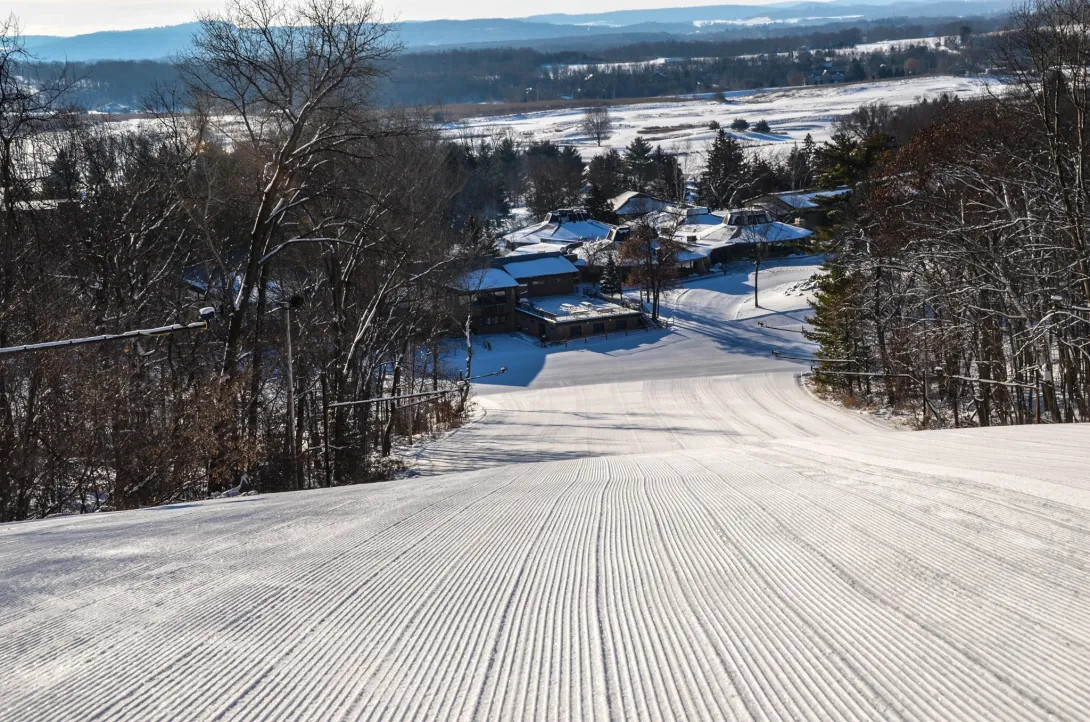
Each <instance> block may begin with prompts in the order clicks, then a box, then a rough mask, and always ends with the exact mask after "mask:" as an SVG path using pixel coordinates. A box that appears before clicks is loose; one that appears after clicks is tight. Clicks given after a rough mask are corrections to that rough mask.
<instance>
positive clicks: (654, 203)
mask: <svg viewBox="0 0 1090 722" xmlns="http://www.w3.org/2000/svg"><path fill="white" fill-rule="evenodd" d="M609 204H610V205H611V206H612V207H613V212H614V213H617V214H619V215H636V214H638V213H652V212H654V211H661V210H662V209H664V208H666V206H667V205H668V204H667V202H666V201H664V200H660V199H658V198H655V197H654V196H652V195H648V194H647V193H643V192H641V191H625V192H624V193H621V194H620V195H617V196H614V197H613V198H610V199H609Z"/></svg>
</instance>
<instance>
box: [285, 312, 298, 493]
mask: <svg viewBox="0 0 1090 722" xmlns="http://www.w3.org/2000/svg"><path fill="white" fill-rule="evenodd" d="M284 338H285V340H286V345H287V349H286V350H287V354H288V469H289V473H290V475H291V485H292V488H293V489H295V490H297V491H298V490H299V488H300V484H299V473H298V464H297V463H296V462H297V461H298V455H297V453H296V450H295V370H294V366H295V359H294V358H293V357H292V350H291V302H288V303H286V304H284Z"/></svg>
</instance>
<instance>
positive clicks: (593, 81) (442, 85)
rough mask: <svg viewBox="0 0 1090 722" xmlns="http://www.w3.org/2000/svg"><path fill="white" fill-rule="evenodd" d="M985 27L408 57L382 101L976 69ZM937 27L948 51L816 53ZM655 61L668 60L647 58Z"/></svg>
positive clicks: (983, 64) (513, 97) (981, 64)
mask: <svg viewBox="0 0 1090 722" xmlns="http://www.w3.org/2000/svg"><path fill="white" fill-rule="evenodd" d="M993 27H994V22H993V21H987V20H981V21H979V24H978V25H975V26H974V25H972V24H969V23H968V22H961V23H959V24H956V25H948V24H943V25H942V26H935V27H934V28H930V29H926V28H924V27H920V26H915V25H913V26H904V27H902V28H901V32H896V29H895V28H888V29H887V30H886V31H885V32H882V33H877V34H872V33H868V34H867V35H866V36H864V35H863V33H862V32H861V31H860V30H859V29H858V28H846V29H843V30H839V31H837V32H833V33H813V34H810V35H785V36H778V37H773V38H761V39H757V38H747V39H738V40H729V41H720V42H714V41H713V42H708V41H667V42H661V43H640V44H634V45H628V46H622V47H617V48H611V49H607V50H603V51H601V52H595V53H573V52H559V53H543V52H538V51H535V50H531V49H529V48H502V49H490V50H449V51H443V52H438V53H413V54H406V55H402V56H400V57H399V58H398V60H397V64H396V67H395V68H394V69H393V73H392V76H391V82H390V83H389V84H388V85H386V86H384V88H383V93H384V97H386V98H387V99H388V101H389V102H391V103H396V104H404V105H442V104H454V103H478V102H506V103H519V102H523V101H527V100H553V99H557V98H562V97H570V98H576V99H578V98H643V97H655V96H661V95H678V94H691V93H714V92H717V91H730V90H742V89H750V88H760V87H778V86H786V85H802V84H804V83H806V82H809V81H810V80H811V79H810V78H809V77H808V76H810V75H813V74H818V73H821V72H823V71H824V70H826V69H831V70H834V71H840V72H843V73H845V75H846V77H845V78H844V79H845V80H849V81H851V80H863V79H866V78H878V77H893V76H894V75H905V74H910V75H915V74H919V73H926V72H938V73H965V72H979V71H983V70H984V69H985V68H987V67H988V47H989V45H990V39H989V38H988V37H987V36H986V35H985V34H984V33H986V32H989V31H990V30H991V29H993ZM936 30H938V31H943V33H944V34H948V35H950V36H952V37H953V38H954V39H955V40H954V42H953V49H954V50H955V51H956V52H948V51H947V49H945V48H942V49H936V48H933V47H930V46H922V45H921V46H914V47H905V48H897V49H894V50H891V51H889V52H880V51H879V52H870V53H865V54H862V55H860V56H859V57H857V58H856V57H853V56H851V55H848V54H836V53H833V54H826V53H825V52H822V51H824V50H833V49H836V48H844V47H849V46H852V45H855V44H857V43H859V42H863V41H868V42H873V41H876V40H879V39H883V40H886V39H889V40H899V39H902V38H904V37H927V36H928V35H929V34H932V33H934V32H935V31H936ZM876 35H877V37H876ZM663 57H665V58H673V59H675V60H672V61H671V62H667V63H658V64H654V65H650V64H646V61H649V60H654V59H656V58H663ZM618 63H629V65H621V66H619V65H617V64H618ZM883 66H885V68H887V69H888V71H885V70H883Z"/></svg>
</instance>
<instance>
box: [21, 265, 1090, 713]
mask: <svg viewBox="0 0 1090 722" xmlns="http://www.w3.org/2000/svg"><path fill="white" fill-rule="evenodd" d="M806 272H807V271H806V265H805V263H803V262H795V263H794V264H786V265H783V266H780V267H778V268H777V270H776V271H775V272H774V273H773V274H770V275H769V277H768V278H769V280H768V281H767V282H766V281H764V280H762V287H765V286H766V283H767V284H768V285H767V288H768V292H767V295H764V294H763V296H762V306H767V309H766V310H762V309H754V308H753V307H752V302H751V301H749V300H747V296H746V294H743V293H738V292H737V291H738V290H739V288H740V287H742V288H744V287H745V286H746V276H745V274H741V277H740V278H739V277H733V276H728V277H723V278H719V279H712V280H708V281H701V282H697V283H695V284H692V285H691V286H690V287H689V288H688V289H686V290H685V291H683V292H681V293H680V294H678V295H677V297H676V298H675V299H674V300H673V301H672V302H671V304H670V308H669V309H668V311H667V315H673V316H674V317H675V319H676V323H675V330H674V331H673V332H671V333H665V334H645V335H644V336H643V337H642V338H637V336H636V334H633V335H631V336H629V337H627V340H622V339H624V338H625V337H621V338H617V339H610V340H609V341H605V340H602V341H599V342H598V343H599V344H600V345H599V346H597V347H596V346H595V345H594V342H591V343H588V344H586V345H585V346H584V348H582V349H579V350H576V349H575V347H572V348H570V349H568V350H566V351H565V350H550V351H548V352H545V351H542V350H540V349H536V350H535V349H534V347H532V346H525V348H526V349H527V353H526V354H524V355H523V356H522V357H519V358H522V359H523V360H524V361H525V362H526V363H525V364H524V365H523V366H522V367H517V368H516V367H513V368H512V371H511V372H509V375H508V374H505V375H504V376H501V377H496V379H497V380H498V381H501V382H502V384H500V385H497V386H495V387H493V388H489V389H484V390H483V391H484V393H482V394H481V396H480V403H481V404H482V407H484V409H485V416H484V418H483V419H482V420H481V421H480V422H478V423H476V424H473V425H471V426H469V427H467V428H465V429H463V430H461V431H459V432H457V433H455V434H453V435H452V436H450V437H449V438H448V439H446V440H444V441H443V442H442V443H439V444H436V445H434V446H433V447H431V448H430V449H429V450H428V451H427V452H425V454H424V455H423V458H422V460H421V469H422V471H423V473H424V474H425V475H422V476H419V477H416V478H412V479H407V480H402V481H397V482H390V483H385V484H376V485H371V486H366V487H353V488H341V489H333V490H322V491H311V492H300V493H294V494H279V495H270V496H255V497H242V498H236V499H230V500H221V501H213V502H205V503H199V504H178V505H173V506H167V507H161V508H156V509H147V510H143V511H136V512H126V513H119V514H102V515H92V516H86V517H79V518H72V517H69V518H54V519H49V520H45V521H40V522H33V523H25V524H12V525H7V526H4V527H0V579H2V580H3V582H4V583H3V584H2V585H0V672H2V674H0V719H4V720H9V719H10V720H43V719H44V720H66V719H104V720H110V719H136V720H186V719H201V720H204V719H246V720H276V719H283V720H287V719H291V720H296V719H314V720H325V719H360V720H727V719H738V720H830V719H836V720H875V719H893V720H1045V719H1050V720H1053V719H1054V720H1082V719H1086V715H1087V706H1086V705H1087V700H1088V699H1090V602H1088V600H1090V577H1088V574H1087V563H1088V562H1087V552H1086V550H1087V548H1088V547H1090V474H1088V473H1087V470H1088V469H1090V445H1088V444H1087V442H1088V441H1090V438H1088V434H1087V431H1086V429H1085V428H1084V427H1079V426H1061V427H1052V426H1041V427H1024V428H992V429H969V430H959V431H930V432H919V433H913V432H897V431H892V430H889V429H887V428H883V427H881V426H879V425H878V424H877V423H876V422H874V421H872V420H868V419H867V418H866V417H865V416H864V415H861V414H853V413H850V412H846V411H839V410H835V409H833V408H832V407H828V406H825V405H824V404H823V403H822V402H820V401H818V400H816V399H813V398H812V397H810V396H808V394H807V392H806V391H805V390H804V389H803V388H801V387H799V386H798V385H797V384H796V383H795V382H794V376H795V373H796V372H797V371H798V370H799V367H798V366H792V365H791V363H790V362H789V361H778V360H774V359H771V358H770V357H769V356H768V354H766V353H764V349H765V348H767V347H769V346H780V347H782V348H791V347H792V345H794V346H795V347H797V348H802V346H803V345H804V342H802V341H801V340H800V339H799V338H798V335H797V334H791V333H790V332H789V331H778V330H768V329H767V328H761V327H759V326H757V325H756V323H757V321H759V320H763V321H765V322H766V324H767V325H769V326H771V325H773V321H774V320H775V325H777V326H779V327H780V328H790V327H791V323H790V322H789V321H787V320H786V319H789V318H792V317H793V315H794V314H795V311H796V310H798V309H799V308H801V306H802V299H801V297H799V296H797V295H792V293H790V290H791V288H792V284H794V283H795V281H796V280H797V278H798V276H800V275H804V274H805V273H806ZM777 275H778V281H779V282H778V283H773V280H774V279H776V277H777ZM764 278H765V272H764V271H762V279H764ZM766 299H767V301H766ZM791 307H794V310H793V309H792V308H791ZM790 337H795V338H794V339H793V340H791V338H790ZM517 343H521V342H518V341H515V340H513V339H507V340H502V339H495V341H494V343H492V350H491V351H487V350H486V351H482V352H481V353H480V355H479V359H478V364H479V365H480V366H481V367H482V368H485V367H487V366H488V364H491V363H503V362H505V361H507V362H510V360H511V358H516V351H517V350H518V348H519V347H518V346H516V345H515V344H517ZM641 355H642V356H644V358H645V363H644V364H643V366H642V367H643V368H646V369H649V371H648V372H647V373H648V376H647V377H646V378H643V379H640V378H637V376H638V374H639V369H640V368H641V365H640V364H639V363H636V361H635V359H636V357H637V356H641ZM717 359H718V364H717V363H715V362H716V360H717ZM671 369H673V371H672V372H671ZM713 372H714V373H713ZM659 378H661V379H665V381H662V382H656V380H657V379H659ZM527 387H528V388H527ZM592 387H593V388H592ZM520 388H522V389H524V390H522V391H519V390H518V389H520ZM651 388H654V389H656V391H654V392H652V391H650V390H649V389H651ZM658 390H661V391H662V392H661V393H659V391H658ZM613 391H615V392H616V395H611V392H613ZM554 394H556V395H554ZM720 397H721V398H723V399H724V401H723V403H722V404H717V403H716V401H717V399H718V398H720ZM618 398H620V399H621V400H620V401H618V400H617V399H618ZM686 399H689V401H686ZM686 408H689V409H690V412H689V413H688V414H687V413H686V411H685V409H686ZM618 409H620V410H618ZM538 411H543V412H544V413H543V414H540V416H541V417H542V418H543V420H541V421H538V422H535V421H533V419H534V418H535V414H536V413H537V412H538ZM580 413H589V414H600V415H601V416H600V417H598V418H597V419H596V424H593V425H592V424H588V423H585V422H578V421H576V419H577V418H578V417H577V414H580ZM615 413H616V414H618V415H617V416H614V415H613V414H615ZM628 414H635V415H637V416H640V417H641V418H640V419H639V420H638V422H637V423H633V424H629V426H631V427H632V428H623V427H624V426H625V424H624V417H625V416H626V415H628ZM500 415H504V416H505V418H506V422H505V423H503V424H494V425H493V426H494V428H489V426H488V424H489V420H490V419H493V418H496V417H498V416H500ZM655 416H658V417H659V418H653V417H655ZM535 424H536V426H535ZM580 424H581V425H582V427H583V428H590V427H592V426H593V428H595V429H597V428H600V427H602V426H606V427H608V426H610V425H612V426H615V427H617V428H618V430H617V432H616V434H615V435H612V436H611V435H610V434H607V433H604V432H600V431H599V432H596V433H597V434H598V436H596V437H594V440H593V441H594V443H592V442H590V441H588V442H586V444H585V445H584V446H582V447H577V448H576V450H575V451H569V450H568V449H567V447H568V446H571V445H573V444H575V443H576V442H575V440H576V439H577V438H578V434H577V433H576V432H574V431H572V427H578V426H579V425H580ZM505 425H509V426H511V427H512V428H511V430H510V431H508V432H506V435H505V432H503V430H502V428H500V427H502V426H505ZM748 427H752V429H753V431H752V433H744V432H743V430H744V429H746V428H748ZM716 428H722V429H723V430H724V433H723V439H722V443H719V444H716V443H714V437H715V431H716ZM733 430H738V433H734V434H732V433H730V432H731V431H733ZM531 434H536V435H538V436H541V437H542V438H541V439H536V440H531V439H523V440H522V441H519V438H518V437H519V436H520V435H523V436H525V435H531ZM690 437H692V438H690ZM549 439H552V441H550V440H549ZM492 441H495V442H497V443H502V444H509V445H512V447H513V449H512V451H510V452H509V454H508V455H509V458H508V459H506V460H504V459H502V458H500V456H501V455H500V454H499V453H498V452H491V451H489V450H488V449H489V443H490V442H492ZM459 444H460V445H462V446H463V447H464V448H465V449H466V450H467V452H468V451H471V452H472V453H473V454H475V455H478V456H479V457H480V458H479V459H477V461H478V462H479V463H480V465H481V468H477V469H476V470H474V471H468V472H461V473H438V472H441V471H443V469H442V468H440V467H443V466H444V465H455V466H456V465H457V464H456V462H454V461H451V459H452V458H453V457H455V456H456V454H455V453H454V451H453V450H452V449H453V448H454V447H456V446H457V445H459ZM599 444H600V445H601V446H602V448H599V446H598V445H599ZM626 445H630V446H631V448H627V449H626V448H625V447H626ZM550 447H552V448H553V454H554V458H555V460H553V459H549V460H546V459H545V457H547V456H548V454H547V452H548V450H549V448H550ZM505 461H506V463H504V462H505ZM429 464H430V465H431V466H430V468H429ZM429 473H433V474H434V475H427V474H429Z"/></svg>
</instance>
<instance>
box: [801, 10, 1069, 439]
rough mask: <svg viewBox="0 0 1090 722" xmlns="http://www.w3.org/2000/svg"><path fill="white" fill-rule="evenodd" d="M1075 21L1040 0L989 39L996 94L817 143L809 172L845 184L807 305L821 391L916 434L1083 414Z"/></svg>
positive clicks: (860, 125)
mask: <svg viewBox="0 0 1090 722" xmlns="http://www.w3.org/2000/svg"><path fill="white" fill-rule="evenodd" d="M1088 20H1090V4H1088V3H1086V2H1085V1H1084V0H1041V1H1040V2H1037V3H1036V4H1035V5H1034V6H1032V7H1029V8H1026V9H1023V10H1021V11H1019V12H1018V13H1016V14H1015V15H1014V16H1013V17H1012V19H1011V24H1010V28H1009V31H1008V32H1007V33H1006V34H1005V35H1004V37H1003V42H1002V44H1001V46H1000V47H999V48H997V51H996V52H997V60H998V61H999V62H1001V63H1002V64H1003V66H1004V67H1006V68H1008V69H1009V71H1010V73H1011V77H1012V85H1011V86H1010V88H1009V90H1010V92H1008V93H1005V94H1003V95H1001V96H999V97H993V98H986V99H981V100H978V101H972V102H948V103H941V104H932V105H931V107H930V108H929V109H928V113H927V114H928V116H929V117H928V118H927V119H926V122H925V123H923V125H922V127H919V128H916V129H915V130H914V132H912V133H910V134H907V135H906V134H904V133H902V132H899V130H898V125H900V126H901V128H903V127H904V124H903V120H904V118H903V116H904V115H905V113H894V112H890V111H888V109H885V110H883V109H880V108H864V109H862V110H861V111H860V112H858V113H857V114H856V115H855V116H853V118H851V119H849V121H848V122H847V123H846V124H845V125H844V126H843V127H842V128H841V132H839V133H837V135H836V136H834V138H833V139H832V141H831V143H830V144H829V150H830V151H832V150H834V149H835V153H836V155H837V156H838V157H839V158H840V159H841V162H840V163H838V164H836V165H835V167H834V172H833V173H832V175H831V176H830V177H828V178H827V179H826V181H827V182H836V183H839V182H844V183H852V184H854V185H855V188H856V192H855V193H854V194H853V196H852V199H851V202H850V203H848V204H844V205H843V207H840V208H837V209H836V211H835V212H836V217H837V221H838V222H837V224H836V226H835V227H834V228H833V229H832V231H831V232H829V233H827V234H826V237H825V239H824V244H825V249H826V250H827V252H828V253H829V263H828V266H827V270H828V274H827V275H826V276H824V277H823V278H822V279H821V280H820V284H819V292H818V294H817V299H816V301H815V306H814V331H813V333H812V334H811V338H813V339H814V340H816V341H818V342H819V343H820V345H821V351H820V354H819V355H820V357H821V359H822V361H821V362H820V363H819V364H818V371H819V374H818V378H819V379H820V380H821V381H822V382H823V383H824V384H825V385H826V386H827V387H830V388H833V389H835V390H837V391H839V392H841V393H844V394H846V395H848V396H849V397H850V398H855V399H863V400H865V401H868V402H871V403H876V404H881V405H888V406H894V407H896V406H904V407H907V408H910V409H913V410H914V413H915V414H916V418H917V421H918V422H919V423H920V424H921V425H923V426H925V427H933V428H939V427H957V426H989V425H995V424H1026V423H1062V422H1073V421H1086V420H1087V419H1088V418H1090V406H1088V404H1090V251H1088V245H1087V244H1088V239H1087V229H1088V227H1090V226H1088V224H1087V220H1088V219H1087V212H1088V210H1090V181H1088V178H1087V174H1086V169H1087V167H1088V162H1090V147H1088V145H1087V143H1088V140H1087V137H1086V134H1085V125H1084V124H1085V122H1086V121H1085V118H1086V117H1087V112H1088V111H1090V78H1088V76H1087V72H1088V71H1087V68H1088V67H1090V56H1088V52H1090V51H1088V50H1087V48H1090V45H1088V44H1087V39H1088V35H1087V30H1086V28H1087V27H1090V24H1088V23H1087V21H1088ZM913 112H915V113H917V114H918V113H919V112H920V109H919V108H917V109H914V111H913Z"/></svg>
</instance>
